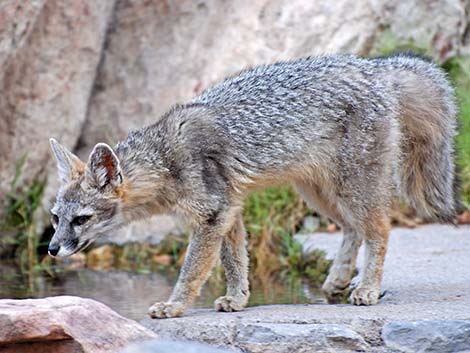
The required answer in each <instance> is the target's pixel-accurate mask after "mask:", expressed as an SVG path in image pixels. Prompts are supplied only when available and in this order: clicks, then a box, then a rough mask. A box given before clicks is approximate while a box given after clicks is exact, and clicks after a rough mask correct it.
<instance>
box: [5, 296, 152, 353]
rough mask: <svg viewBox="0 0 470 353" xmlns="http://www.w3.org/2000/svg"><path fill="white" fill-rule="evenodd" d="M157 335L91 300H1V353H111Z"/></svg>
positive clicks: (67, 297) (65, 297) (56, 298)
mask: <svg viewBox="0 0 470 353" xmlns="http://www.w3.org/2000/svg"><path fill="white" fill-rule="evenodd" d="M155 337H156V334H155V333H153V332H151V331H150V330H148V329H146V328H144V327H143V326H141V325H140V324H138V323H137V322H135V321H132V320H129V319H126V318H124V317H122V316H120V315H119V314H117V313H115V312H114V311H112V310H111V309H110V308H108V307H107V306H106V305H104V304H101V303H99V302H96V301H94V300H91V299H84V298H79V297H71V296H61V297H50V298H45V299H23V300H14V299H5V300H0V352H2V353H10V352H24V353H29V352H34V353H42V352H55V353H79V352H80V353H88V352H90V353H105V352H106V353H107V352H109V353H111V352H117V351H119V350H120V349H121V348H123V347H125V346H126V345H128V344H129V343H130V342H136V341H143V340H148V339H152V338H155Z"/></svg>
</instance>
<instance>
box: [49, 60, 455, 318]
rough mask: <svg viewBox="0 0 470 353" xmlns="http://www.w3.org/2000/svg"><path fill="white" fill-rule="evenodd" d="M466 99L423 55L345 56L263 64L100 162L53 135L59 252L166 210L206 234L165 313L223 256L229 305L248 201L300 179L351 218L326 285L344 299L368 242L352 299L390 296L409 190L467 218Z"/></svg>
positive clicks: (241, 274)
mask: <svg viewBox="0 0 470 353" xmlns="http://www.w3.org/2000/svg"><path fill="white" fill-rule="evenodd" d="M455 134H456V104H455V100H454V93H453V89H452V87H451V86H450V84H449V82H448V80H447V78H446V75H445V73H444V72H443V71H442V70H441V69H439V68H438V67H437V66H435V65H434V64H432V63H430V62H427V61H425V60H423V59H421V58H418V57H413V56H409V55H404V54H401V55H395V56H391V57H385V58H373V59H363V58H358V57H355V56H352V55H332V56H325V57H314V58H304V59H297V60H293V61H284V62H279V63H275V64H272V65H265V66H259V67H255V68H253V69H249V70H246V71H243V72H241V73H239V74H238V75H235V76H233V77H230V78H228V79H226V80H224V81H223V82H221V83H219V84H217V85H215V86H214V87H212V88H209V89H207V90H206V91H205V92H203V93H202V94H201V95H200V96H198V97H196V98H195V99H194V100H193V101H191V102H190V103H188V104H183V105H175V106H174V107H173V108H172V109H171V110H170V111H168V112H167V113H166V114H164V115H163V116H162V117H161V118H160V119H159V120H158V121H157V122H156V123H155V124H153V125H151V126H148V127H144V128H142V129H140V130H137V131H134V132H131V133H130V134H129V135H128V137H127V139H126V140H125V141H123V142H120V143H119V144H118V145H117V146H116V147H115V148H114V149H113V148H111V147H109V146H108V145H106V144H103V143H99V144H97V145H96V146H95V148H94V149H93V151H92V152H91V154H90V156H89V160H88V162H87V163H84V162H82V161H80V160H79V159H78V157H76V156H75V155H73V154H72V153H71V152H69V151H68V150H66V149H65V148H64V147H63V146H61V145H60V144H59V143H58V142H57V141H55V140H54V139H51V140H50V142H51V146H52V151H53V152H54V155H55V157H56V159H57V166H58V171H59V177H60V180H61V182H62V183H61V187H60V189H59V191H58V194H57V200H56V202H55V205H54V207H53V208H52V210H51V212H52V224H53V226H54V227H55V230H56V231H55V234H54V236H53V238H52V240H51V242H50V245H49V253H50V254H51V255H53V256H68V255H70V254H73V253H75V252H77V251H80V250H82V249H84V248H86V247H87V246H88V245H89V244H90V243H91V242H92V241H93V240H94V239H96V238H97V237H98V236H100V234H103V233H107V232H110V231H112V230H113V229H116V228H117V227H121V226H123V225H125V224H127V223H129V222H131V221H133V220H136V219H141V218H145V217H149V216H151V215H154V214H157V213H163V212H174V213H177V214H180V215H182V216H183V217H184V218H185V219H186V220H187V221H188V223H189V225H190V226H191V228H192V229H193V233H192V235H191V239H190V244H189V247H188V249H187V254H186V258H185V261H184V264H183V266H182V268H181V273H180V276H179V279H178V282H177V284H176V286H175V288H174V290H173V293H172V295H171V297H170V298H169V300H168V301H167V302H162V303H156V304H154V305H153V306H152V307H151V308H150V309H149V313H150V315H151V316H152V317H154V318H164V317H174V316H179V315H181V314H182V313H183V312H184V310H185V309H186V308H187V307H188V305H190V304H191V302H192V301H193V299H194V298H195V296H197V295H198V294H199V292H200V289H201V286H202V285H203V283H204V282H205V281H206V279H207V277H208V276H209V273H210V271H211V269H212V268H213V267H214V265H215V263H216V261H217V260H218V259H219V258H220V259H221V262H222V265H223V267H224V269H225V275H226V280H227V293H226V295H225V296H223V297H220V298H218V299H217V300H216V301H215V308H216V309H217V310H220V311H238V310H242V309H243V308H244V307H245V306H246V305H247V302H248V297H249V284H248V254H247V250H246V239H245V238H246V232H245V228H244V226H243V220H242V210H243V200H244V197H245V196H246V195H247V193H249V192H250V191H252V190H255V189H259V188H263V187H265V186H268V185H275V184H280V183H287V182H289V183H292V184H293V185H294V186H295V188H296V189H297V190H298V191H299V192H300V194H301V195H303V197H304V198H305V200H306V202H307V203H308V205H309V206H310V207H311V208H313V209H315V210H317V211H318V212H320V213H321V214H323V215H325V216H327V217H329V218H330V219H332V220H333V221H335V222H336V223H337V224H339V225H340V226H341V228H342V230H343V232H344V240H343V242H342V244H341V247H340V249H339V251H338V253H337V256H336V258H335V260H334V262H333V265H332V267H331V269H330V271H329V275H328V277H327V279H326V281H325V283H324V285H323V290H324V291H325V293H326V294H327V295H328V296H329V297H331V298H333V297H335V296H336V295H338V294H339V293H341V292H342V291H344V290H345V289H346V288H347V287H348V286H349V285H350V282H351V277H352V275H353V271H354V268H355V260H356V256H357V253H358V249H359V247H360V246H361V243H362V242H364V243H365V251H366V256H365V262H366V263H365V266H364V271H363V273H362V276H361V280H360V282H359V284H358V286H357V287H356V289H354V290H353V292H352V294H351V298H350V299H351V301H352V303H353V304H356V305H371V304H375V303H377V302H378V300H379V294H380V285H381V280H382V272H383V264H384V257H385V252H386V249H387V238H388V233H389V227H390V226H389V223H390V221H389V217H388V210H389V206H390V202H391V198H392V197H393V196H401V197H402V198H403V199H405V200H406V201H408V202H409V204H410V205H411V206H412V207H414V208H415V209H416V211H417V212H418V213H419V214H420V215H421V216H423V217H424V218H426V219H432V220H440V221H448V220H451V219H452V218H453V217H454V214H455V208H456V200H455V199H454V193H453V184H454V160H453V137H454V135H455Z"/></svg>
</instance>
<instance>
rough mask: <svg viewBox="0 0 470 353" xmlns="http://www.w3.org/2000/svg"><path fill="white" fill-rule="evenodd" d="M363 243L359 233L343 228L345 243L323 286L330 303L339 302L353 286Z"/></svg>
mask: <svg viewBox="0 0 470 353" xmlns="http://www.w3.org/2000/svg"><path fill="white" fill-rule="evenodd" d="M361 243H362V237H361V235H360V234H359V232H356V231H355V230H354V229H353V228H350V227H345V228H343V241H342V243H341V246H340V248H339V250H338V253H337V254H336V257H335V259H334V261H333V264H332V266H331V267H330V271H329V273H328V277H327V278H326V280H325V283H323V286H322V289H323V291H324V292H325V294H326V295H327V299H328V301H329V302H330V303H335V302H337V300H338V298H339V297H340V296H341V294H342V293H343V292H344V291H345V290H346V289H347V288H348V287H349V285H350V284H351V279H352V276H353V274H354V270H355V268H356V258H357V254H358V252H359V248H360V246H361Z"/></svg>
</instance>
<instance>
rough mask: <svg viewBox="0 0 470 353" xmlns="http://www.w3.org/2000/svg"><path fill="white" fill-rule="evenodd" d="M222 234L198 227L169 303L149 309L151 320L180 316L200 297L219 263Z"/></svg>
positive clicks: (216, 230) (214, 229)
mask: <svg viewBox="0 0 470 353" xmlns="http://www.w3.org/2000/svg"><path fill="white" fill-rule="evenodd" d="M222 238H223V233H222V230H221V229H220V227H217V226H216V227H214V226H209V225H203V226H199V227H198V228H197V229H196V230H195V231H194V233H193V235H192V237H191V240H190V243H189V246H188V250H187V252H186V256H185V259H184V263H183V266H182V268H181V272H180V275H179V278H178V281H177V283H176V286H175V288H174V289H173V293H172V294H171V296H170V299H169V300H168V301H167V302H161V303H155V304H154V305H152V306H151V307H150V309H149V315H150V316H151V317H152V318H155V319H156V318H158V319H161V318H168V317H175V316H180V315H181V314H183V312H184V311H185V310H186V308H187V307H188V306H189V305H190V304H191V303H192V301H193V300H194V298H195V297H196V296H197V295H199V292H200V290H201V287H202V285H203V284H204V282H205V281H206V280H207V278H208V277H209V274H210V272H211V270H212V268H213V267H214V266H215V263H216V262H217V260H218V259H219V253H220V248H221V244H222Z"/></svg>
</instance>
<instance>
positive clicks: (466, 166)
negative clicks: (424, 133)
mask: <svg viewBox="0 0 470 353" xmlns="http://www.w3.org/2000/svg"><path fill="white" fill-rule="evenodd" d="M443 67H444V69H446V70H447V72H449V75H450V77H451V79H452V81H453V83H454V85H455V94H456V96H457V101H458V104H459V124H460V126H459V134H458V136H457V138H456V150H457V163H458V165H459V167H460V178H461V182H462V198H463V201H464V202H465V203H466V206H467V207H469V206H470V57H458V58H454V59H451V60H449V61H448V62H446V63H444V65H443Z"/></svg>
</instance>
